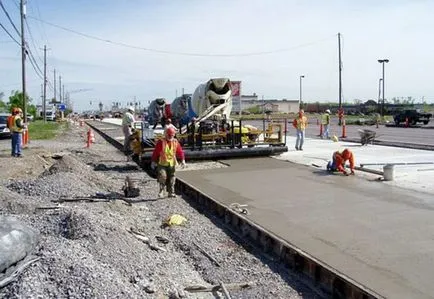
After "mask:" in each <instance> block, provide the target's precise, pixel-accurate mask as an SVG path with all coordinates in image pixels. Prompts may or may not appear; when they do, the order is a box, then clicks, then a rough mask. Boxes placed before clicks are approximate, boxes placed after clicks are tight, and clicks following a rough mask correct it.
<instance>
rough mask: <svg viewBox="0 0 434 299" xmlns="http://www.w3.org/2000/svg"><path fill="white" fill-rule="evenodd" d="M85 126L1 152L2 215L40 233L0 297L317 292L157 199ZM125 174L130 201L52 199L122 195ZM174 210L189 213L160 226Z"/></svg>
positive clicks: (172, 202)
mask: <svg viewBox="0 0 434 299" xmlns="http://www.w3.org/2000/svg"><path fill="white" fill-rule="evenodd" d="M85 130H86V128H85V127H79V126H78V125H75V124H70V125H69V130H67V131H66V132H64V133H63V134H62V135H61V136H59V137H58V138H57V139H55V140H53V141H31V143H30V144H29V146H28V148H26V149H24V157H23V158H12V157H11V156H10V152H9V150H8V149H2V150H0V213H1V215H7V216H12V217H14V218H16V219H18V220H19V221H21V222H23V223H25V224H27V225H28V226H29V227H31V228H33V229H34V230H35V231H36V232H37V233H38V239H39V242H38V244H37V246H36V248H35V250H34V253H33V254H34V255H35V256H37V257H39V260H38V261H36V262H34V263H33V264H32V265H31V266H30V267H29V268H27V269H26V270H25V271H24V272H23V273H22V274H21V275H20V276H19V277H18V278H17V279H16V280H15V281H14V282H12V283H11V284H9V285H7V286H6V287H4V288H2V289H0V297H2V298H224V297H223V295H222V293H221V292H203V293H192V292H189V291H187V290H186V289H185V288H186V287H188V286H194V285H202V286H211V285H218V284H220V283H221V282H223V283H247V282H249V283H250V284H251V287H249V288H246V289H243V290H232V291H230V292H231V295H232V298H318V295H317V292H315V291H314V290H312V289H311V288H310V287H308V286H307V285H306V284H305V283H304V282H303V280H302V279H299V278H298V277H297V276H296V275H294V274H291V273H288V272H287V271H286V270H284V269H281V267H280V266H279V265H278V264H275V263H273V262H271V261H269V260H267V259H266V258H264V257H262V256H261V254H260V253H259V252H257V251H256V249H255V248H252V247H250V246H249V245H248V244H243V242H242V241H241V240H239V239H238V238H237V237H236V236H233V235H231V234H230V232H228V231H226V230H225V228H224V226H223V225H220V224H219V223H218V220H217V219H212V218H208V217H206V216H205V215H203V214H201V213H199V212H198V211H197V210H196V209H195V208H194V207H192V206H191V205H190V204H189V202H188V201H186V200H185V199H183V198H181V197H179V196H178V197H177V198H174V199H160V200H157V199H156V194H157V192H158V190H157V183H156V181H155V180H154V179H152V178H151V177H149V176H148V175H147V174H146V173H144V172H143V171H142V170H141V169H140V168H139V167H138V166H137V165H136V164H135V163H133V162H131V161H127V159H126V157H125V156H124V155H123V154H121V153H120V152H119V151H117V150H116V149H115V148H114V147H113V146H111V145H110V144H108V143H107V142H105V141H104V140H102V138H101V137H100V136H98V135H97V136H96V143H95V144H93V145H92V146H91V148H85ZM204 165H205V166H204ZM206 165H207V164H206V163H205V164H203V165H197V168H203V167H207V166H206ZM127 175H128V176H130V177H131V178H132V179H133V180H135V182H136V183H137V186H138V187H139V188H140V196H139V197H137V198H134V199H133V200H134V202H133V203H127V202H125V201H123V200H117V199H111V200H109V201H104V202H99V201H98V202H87V201H74V202H58V201H59V199H60V198H70V199H72V198H75V197H89V196H92V195H95V194H96V193H97V192H98V193H100V194H105V195H110V196H111V197H118V198H119V196H120V193H121V189H122V186H123V184H124V180H125V177H126V176H127ZM173 214H180V215H182V216H183V217H185V218H186V219H187V221H186V222H185V223H184V224H183V225H180V226H171V227H168V226H165V225H163V223H164V221H165V220H166V219H167V218H168V217H169V216H171V215H173ZM131 229H133V230H135V231H139V232H141V234H142V235H144V236H146V237H147V238H148V239H149V242H148V243H146V242H142V241H141V240H139V237H137V236H136V235H134V234H132V233H130V230H131ZM203 251H206V253H207V254H208V255H210V256H211V257H212V258H213V259H215V260H217V261H218V264H219V265H216V263H215V262H213V261H212V260H211V259H210V258H209V257H207V256H206V254H204V253H203Z"/></svg>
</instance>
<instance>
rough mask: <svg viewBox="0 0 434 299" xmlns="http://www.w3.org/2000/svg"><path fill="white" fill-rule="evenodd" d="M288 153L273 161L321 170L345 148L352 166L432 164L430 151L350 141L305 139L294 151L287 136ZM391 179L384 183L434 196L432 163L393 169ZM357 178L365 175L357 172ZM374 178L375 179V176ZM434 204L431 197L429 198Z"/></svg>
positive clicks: (432, 155)
mask: <svg viewBox="0 0 434 299" xmlns="http://www.w3.org/2000/svg"><path fill="white" fill-rule="evenodd" d="M287 145H288V148H289V152H287V153H284V154H281V155H279V156H277V157H276V158H277V159H281V160H286V161H290V162H294V163H298V164H303V165H309V166H312V164H316V165H319V166H321V167H322V168H324V169H325V167H326V165H327V161H329V160H331V157H332V154H333V152H334V151H337V150H343V149H344V148H349V149H350V150H351V151H352V152H353V153H354V154H355V158H356V165H357V166H360V164H366V163H412V162H430V163H434V151H424V150H414V149H406V148H398V147H387V146H379V145H368V146H361V145H360V144H357V143H350V142H340V141H339V142H333V141H331V140H325V139H323V140H321V139H311V138H306V140H305V145H304V146H303V151H296V150H295V137H292V136H288V137H287ZM383 166H384V165H369V166H366V167H367V168H370V169H375V170H381V171H382V170H383ZM394 172H395V180H394V181H391V182H383V183H384V184H388V185H392V186H398V187H401V188H406V189H410V190H415V191H419V192H426V193H430V194H434V184H433V178H434V164H424V165H404V166H395V171H394ZM357 175H362V176H366V177H371V178H372V175H370V176H368V175H366V174H363V173H361V172H357ZM376 177H378V176H376ZM433 201H434V198H433Z"/></svg>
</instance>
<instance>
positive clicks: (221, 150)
mask: <svg viewBox="0 0 434 299" xmlns="http://www.w3.org/2000/svg"><path fill="white" fill-rule="evenodd" d="M154 102H155V103H151V105H150V108H149V115H155V116H156V117H150V118H149V121H143V122H141V123H140V125H139V126H137V125H136V132H135V134H134V135H133V138H132V148H133V151H134V158H135V159H140V160H141V162H143V163H149V162H150V158H151V155H152V151H153V148H154V147H155V144H156V143H157V140H158V139H160V138H163V137H164V136H163V133H164V126H165V125H166V123H167V120H168V119H169V118H170V119H171V122H172V124H174V125H175V126H176V127H177V129H178V132H177V135H176V138H177V139H178V140H179V142H180V143H181V144H182V146H183V148H184V150H185V154H186V160H187V161H188V160H215V159H224V158H238V157H239V158H241V157H254V156H268V155H273V154H278V153H282V152H286V151H288V148H287V146H286V123H287V122H286V121H285V122H283V123H272V122H271V123H268V124H267V125H265V120H264V121H263V127H262V130H261V129H258V128H256V127H254V126H252V125H248V124H245V125H243V121H242V120H237V121H236V120H232V119H231V118H230V114H231V110H232V87H231V81H230V80H229V79H227V78H216V79H210V80H209V81H208V82H206V83H204V84H201V85H199V86H198V87H197V88H196V90H195V91H194V93H193V94H191V95H190V94H184V95H182V96H180V97H177V98H176V99H175V100H174V101H173V102H172V104H171V105H170V106H169V105H168V104H167V103H166V101H162V100H161V99H156V100H155V101H154ZM151 108H152V109H151ZM153 110H158V111H156V112H154V111H153Z"/></svg>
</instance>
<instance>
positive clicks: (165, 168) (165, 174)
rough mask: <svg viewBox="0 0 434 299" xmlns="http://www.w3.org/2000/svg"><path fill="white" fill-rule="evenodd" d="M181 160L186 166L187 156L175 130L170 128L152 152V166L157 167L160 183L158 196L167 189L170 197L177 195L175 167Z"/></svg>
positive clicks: (160, 196)
mask: <svg viewBox="0 0 434 299" xmlns="http://www.w3.org/2000/svg"><path fill="white" fill-rule="evenodd" d="M176 158H178V159H179V160H181V166H183V167H184V166H185V156H184V151H183V149H182V146H181V144H179V142H178V140H177V139H176V138H175V130H174V129H173V128H168V129H167V130H166V132H165V136H164V138H163V139H160V140H158V142H157V145H156V146H155V149H154V152H153V153H152V158H151V160H152V163H151V168H152V169H155V168H157V180H158V182H159V184H160V190H159V193H158V197H159V198H162V197H164V192H165V191H167V193H168V196H169V197H175V168H176V166H177V164H178V160H177V159H176Z"/></svg>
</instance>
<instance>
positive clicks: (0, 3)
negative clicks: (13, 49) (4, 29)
mask: <svg viewBox="0 0 434 299" xmlns="http://www.w3.org/2000/svg"><path fill="white" fill-rule="evenodd" d="M0 6H1V8H2V9H3V11H4V13H5V14H6V17H7V18H8V19H9V22H10V23H11V24H12V26H13V27H14V29H15V31H16V32H17V34H18V36H19V37H21V33H20V31H19V30H18V28H17V26H15V24H14V22H13V21H12V19H11V17H10V16H9V13H8V11H7V10H6V8H5V7H4V6H3V2H2V0H0Z"/></svg>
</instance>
